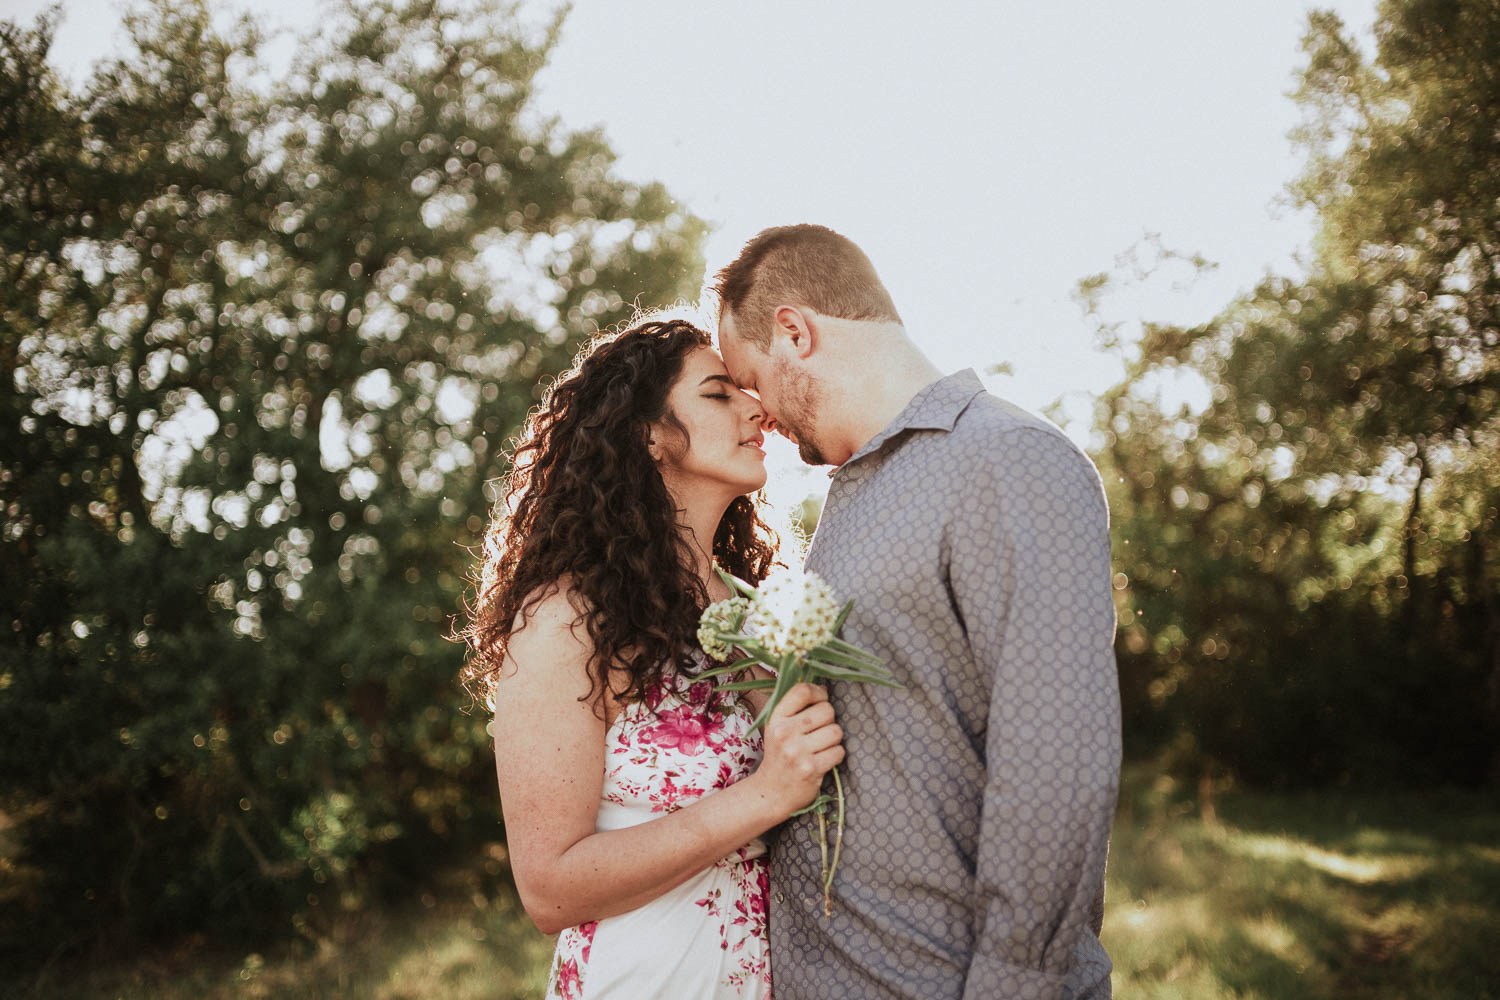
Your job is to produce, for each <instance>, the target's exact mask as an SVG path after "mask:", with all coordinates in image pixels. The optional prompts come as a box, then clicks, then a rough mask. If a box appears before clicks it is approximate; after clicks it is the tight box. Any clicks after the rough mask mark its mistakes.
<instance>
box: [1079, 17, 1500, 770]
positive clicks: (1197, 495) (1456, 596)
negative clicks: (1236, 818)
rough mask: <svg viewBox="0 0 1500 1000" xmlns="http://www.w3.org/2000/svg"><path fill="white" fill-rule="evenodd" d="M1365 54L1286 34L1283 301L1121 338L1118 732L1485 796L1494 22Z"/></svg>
mask: <svg viewBox="0 0 1500 1000" xmlns="http://www.w3.org/2000/svg"><path fill="white" fill-rule="evenodd" d="M1376 38H1377V43H1378V44H1377V51H1376V53H1375V55H1374V58H1373V59H1367V58H1366V57H1365V56H1364V55H1362V53H1361V52H1360V49H1359V48H1358V46H1357V45H1356V43H1355V42H1354V41H1353V40H1352V39H1351V38H1350V37H1348V36H1347V35H1346V33H1345V31H1344V28H1343V26H1342V25H1341V24H1340V22H1339V21H1338V19H1337V18H1336V17H1334V16H1333V15H1331V14H1314V15H1313V16H1312V17H1311V19H1310V22H1309V31H1308V34H1307V35H1306V38H1305V41H1304V46H1305V51H1306V53H1307V65H1306V69H1305V71H1304V73H1303V74H1302V79H1301V86H1300V89H1299V90H1298V92H1297V94H1296V99H1297V100H1298V102H1299V103H1300V104H1301V106H1302V108H1303V110H1304V112H1305V115H1304V123H1305V124H1304V127H1303V128H1302V129H1301V131H1300V133H1299V135H1298V137H1297V138H1298V139H1299V141H1300V142H1301V144H1302V145H1303V148H1304V149H1305V151H1306V154H1307V169H1306V171H1305V174H1304V175H1303V176H1302V178H1301V179H1300V180H1299V181H1298V182H1297V183H1296V184H1295V185H1294V188H1293V192H1294V194H1295V196H1296V197H1297V198H1298V199H1299V200H1300V202H1301V203H1302V204H1304V205H1306V206H1309V207H1311V208H1312V209H1314V210H1315V211H1316V212H1317V214H1318V218H1319V220H1320V235H1319V238H1318V241H1317V245H1316V254H1315V257H1314V258H1313V259H1312V261H1311V262H1310V266H1309V268H1308V271H1307V274H1306V277H1305V278H1303V279H1301V280H1290V279H1285V278H1270V279H1267V280H1266V281H1265V282H1264V283H1262V284H1261V285H1260V287H1258V288H1256V289H1255V290H1254V291H1253V292H1251V293H1249V294H1247V295H1245V296H1244V297H1243V298H1241V299H1240V300H1238V301H1236V302H1233V303H1231V304H1230V305H1229V306H1228V307H1227V308H1226V309H1224V311H1223V312H1222V313H1221V314H1220V315H1219V316H1217V317H1216V318H1215V319H1214V320H1212V321H1211V322H1209V323H1206V324H1204V325H1203V326H1200V327H1196V328H1192V329H1182V328H1176V327H1170V326H1151V325H1147V327H1146V328H1145V335H1144V337H1143V338H1142V339H1141V340H1140V342H1139V344H1138V345H1132V346H1131V347H1130V348H1129V349H1127V350H1126V356H1127V359H1128V369H1129V371H1128V375H1127V378H1126V379H1125V380H1124V381H1123V382H1122V383H1121V384H1120V385H1118V386H1117V387H1115V388H1114V389H1113V390H1112V391H1111V392H1109V393H1108V394H1106V395H1105V397H1104V398H1102V399H1101V400H1100V402H1099V404H1098V421H1099V423H1098V430H1099V432H1100V433H1101V434H1102V435H1103V438H1104V442H1105V444H1104V447H1103V448H1102V449H1101V450H1100V453H1099V455H1098V457H1099V460H1100V466H1101V470H1102V471H1103V472H1104V475H1105V481H1106V483H1107V484H1108V486H1109V489H1110V501H1111V507H1112V509H1113V511H1114V518H1115V531H1116V553H1117V558H1118V560H1119V562H1120V566H1119V568H1120V570H1121V571H1122V572H1121V574H1120V575H1118V576H1117V577H1116V586H1117V588H1118V589H1119V590H1120V591H1121V593H1120V608H1121V626H1122V627H1121V632H1120V639H1119V642H1120V646H1119V653H1120V662H1121V671H1122V674H1121V679H1122V688H1123V691H1124V696H1125V705H1126V713H1127V729H1126V731H1127V733H1128V734H1131V739H1132V749H1133V751H1134V752H1135V753H1136V754H1138V755H1147V754H1153V753H1158V752H1162V751H1167V752H1168V754H1169V759H1171V760H1172V761H1173V762H1174V766H1176V767H1178V768H1180V769H1181V770H1183V771H1184V772H1187V773H1189V774H1191V775H1194V776H1200V775H1201V776H1203V777H1205V778H1208V779H1212V778H1214V777H1217V776H1235V777H1238V778H1240V779H1242V780H1245V781H1247V782H1249V783H1251V784H1257V785H1268V784H1291V785H1319V784H1327V783H1330V782H1340V783H1342V782H1354V783H1358V784H1364V785H1382V786H1387V787H1389V786H1395V785H1413V784H1426V783H1433V784H1461V785H1478V784H1481V783H1485V782H1488V783H1491V784H1495V783H1500V545H1497V531H1496V528H1497V521H1500V352H1497V346H1500V325H1497V319H1500V143H1497V136H1500V7H1496V6H1495V5H1494V4H1493V3H1490V2H1488V0H1482V2H1475V0H1466V2H1451V0H1387V2H1385V3H1384V4H1382V6H1381V12H1380V17H1379V19H1378V21H1377V23H1376ZM1107 292H1108V278H1107V276H1099V277H1097V278H1094V279H1090V280H1088V281H1086V282H1084V284H1083V286H1082V294H1083V298H1084V301H1085V303H1086V305H1087V307H1088V308H1089V309H1090V310H1092V311H1094V312H1095V314H1096V315H1102V313H1100V312H1099V310H1100V308H1101V307H1100V301H1101V299H1102V298H1103V297H1104V296H1105V295H1106V294H1107ZM1099 326H1100V331H1101V333H1102V334H1103V335H1104V336H1105V339H1106V340H1108V339H1109V338H1110V336H1111V334H1112V332H1113V327H1112V325H1111V324H1108V323H1106V322H1104V321H1103V320H1102V319H1101V320H1100V321H1099ZM1117 346H1118V345H1117ZM1193 397H1201V399H1199V400H1194V399H1193ZM1184 398H1186V399H1189V400H1190V402H1188V403H1185V404H1183V405H1181V406H1180V407H1179V406H1177V404H1176V403H1175V402H1174V403H1171V404H1169V405H1166V406H1163V405H1162V401H1163V400H1164V399H1167V400H1177V399H1184ZM1205 787H1207V786H1205Z"/></svg>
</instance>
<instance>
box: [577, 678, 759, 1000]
mask: <svg viewBox="0 0 1500 1000" xmlns="http://www.w3.org/2000/svg"><path fill="white" fill-rule="evenodd" d="M752 718H753V716H752V712H751V710H750V706H749V704H748V703H747V702H744V701H739V700H736V696H735V695H732V694H720V695H718V696H717V697H715V696H714V695H713V685H712V683H711V682H709V681H698V682H696V683H689V682H687V681H685V680H681V679H678V678H676V677H675V676H674V677H669V678H668V679H666V680H664V681H663V682H662V684H660V685H659V686H658V687H657V689H656V690H654V691H652V692H649V693H648V695H647V698H646V700H645V701H644V702H638V703H635V704H632V705H627V706H626V707H625V708H624V709H623V710H622V711H621V712H620V715H619V717H618V718H617V719H616V720H615V721H614V723H612V724H611V725H610V727H609V729H608V730H607V731H606V733H605V737H604V745H605V758H604V790H603V796H602V798H601V800H600V802H599V818H598V820H597V822H596V824H595V829H596V830H598V831H600V832H604V831H608V830H622V829H625V828H627V827H631V826H635V825H637V824H640V823H648V822H650V821H651V820H653V819H658V818H660V817H661V816H663V815H665V814H667V813H669V812H673V811H674V810H677V809H680V808H682V807H683V806H686V805H690V804H692V803H693V802H696V801H698V800H699V799H701V798H703V797H704V796H706V795H711V794H713V793H714V792H716V791H718V790H719V789H721V788H727V787H728V786H730V785H732V784H734V783H735V782H736V781H739V780H740V779H741V778H744V777H745V776H747V775H748V774H750V772H751V771H753V770H754V769H755V766H756V765H757V764H758V763H760V758H761V752H762V741H761V734H760V732H759V731H758V730H757V731H756V732H754V733H751V732H749V729H750V723H751V722H752ZM765 853H766V847H765V844H764V843H763V842H762V841H761V840H760V839H759V838H757V839H755V840H752V841H751V842H750V843H748V844H746V845H745V846H744V847H742V848H740V849H739V850H737V851H735V852H733V853H732V854H730V855H729V856H728V857H726V858H724V859H722V860H720V861H718V862H715V863H714V864H713V865H711V866H709V867H708V868H707V869H705V870H704V871H702V872H699V873H698V874H697V875H694V876H693V877H692V878H690V879H688V880H687V881H686V882H684V883H683V884H682V885H680V886H678V887H677V888H675V889H673V890H671V891H670V892H667V893H666V894H664V895H662V896H659V897H657V898H656V899H654V900H652V901H651V902H649V903H646V904H645V905H643V906H641V907H638V908H637V909H634V910H631V911H630V912H629V913H622V914H620V915H619V916H614V917H607V918H605V919H603V920H591V921H589V922H587V923H584V924H580V925H578V926H577V927H570V928H568V929H567V930H565V931H563V932H562V933H561V934H560V935H559V936H558V939H557V951H556V952H555V953H554V955H553V957H552V970H551V973H550V975H549V976H548V979H547V998H548V1000H637V998H639V1000H648V998H656V997H674V998H675V997H682V998H694V1000H696V998H714V1000H730V998H736V1000H739V998H756V1000H769V998H770V996H771V960H770V950H769V948H768V946H767V939H766V906H767V902H768V896H769V884H768V877H767V867H766V857H765Z"/></svg>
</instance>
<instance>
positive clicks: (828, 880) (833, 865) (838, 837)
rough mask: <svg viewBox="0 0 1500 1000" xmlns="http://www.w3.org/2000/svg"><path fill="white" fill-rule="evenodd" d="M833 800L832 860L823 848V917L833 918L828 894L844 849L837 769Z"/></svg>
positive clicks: (835, 769) (842, 805)
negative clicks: (834, 807)
mask: <svg viewBox="0 0 1500 1000" xmlns="http://www.w3.org/2000/svg"><path fill="white" fill-rule="evenodd" d="M833 790H834V798H835V801H836V802H837V803H838V812H836V813H835V814H834V820H833V830H834V834H833V835H834V840H833V860H832V861H829V860H828V848H827V845H826V844H825V845H824V847H823V916H825V917H831V916H833V900H832V897H831V896H830V892H831V891H832V889H833V873H834V872H836V871H838V870H839V852H840V851H842V850H843V849H844V783H843V782H842V781H840V780H839V769H838V768H836V767H835V768H834V769H833Z"/></svg>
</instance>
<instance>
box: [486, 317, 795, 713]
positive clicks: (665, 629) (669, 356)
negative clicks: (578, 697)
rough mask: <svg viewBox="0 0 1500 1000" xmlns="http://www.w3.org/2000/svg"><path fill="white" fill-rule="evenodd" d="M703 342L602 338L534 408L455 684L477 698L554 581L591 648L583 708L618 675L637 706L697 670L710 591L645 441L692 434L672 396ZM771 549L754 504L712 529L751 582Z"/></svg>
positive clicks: (632, 333) (489, 538)
mask: <svg viewBox="0 0 1500 1000" xmlns="http://www.w3.org/2000/svg"><path fill="white" fill-rule="evenodd" d="M710 345H711V341H710V339H709V336H708V334H706V333H704V332H703V331H702V330H700V329H698V328H697V327H695V326H693V325H692V324H691V323H688V322H686V321H683V320H666V321H648V322H643V323H639V324H637V325H635V326H632V327H631V328H630V329H627V330H624V331H623V332H620V333H617V334H606V335H602V336H600V337H598V338H596V339H595V340H594V341H593V342H592V343H590V344H589V345H587V346H586V347H585V348H584V349H583V350H582V351H581V352H580V353H579V355H578V358H577V359H576V360H575V361H574V363H573V367H572V368H570V369H569V370H568V371H567V372H566V373H565V374H564V375H563V376H562V377H561V378H559V379H558V380H557V381H556V382H554V383H553V384H552V385H551V387H550V388H549V389H548V390H547V393H546V395H545V397H544V398H543V400H542V403H541V405H540V406H539V407H538V408H537V409H535V410H534V411H532V414H531V416H530V418H529V419H528V420H527V422H526V426H525V428H524V429H523V431H522V433H521V437H520V439H519V442H518V444H517V445H516V448H515V451H514V453H513V455H512V471H511V473H510V476H509V478H508V480H507V481H506V483H505V486H504V491H503V496H502V497H501V498H500V501H499V503H498V504H497V505H496V507H495V510H494V512H493V516H492V518H491V521H490V526H489V529H488V530H487V531H486V533H485V539H484V547H483V551H482V562H481V568H480V572H479V575H478V579H477V580H475V581H474V583H475V598H474V599H473V600H472V601H471V602H470V606H469V607H468V609H467V610H468V612H469V622H468V624H467V626H466V627H465V628H464V629H463V630H462V631H461V633H460V634H461V635H462V637H463V639H464V641H465V642H466V644H467V645H468V648H469V657H468V661H467V663H466V664H465V667H464V672H463V679H464V681H465V683H466V684H467V685H468V686H469V688H470V690H471V691H473V692H474V693H475V695H476V696H478V697H480V698H481V700H483V698H484V697H485V696H486V695H487V694H488V693H489V692H490V689H491V685H492V684H493V682H494V680H495V679H496V678H497V676H498V674H499V671H500V666H501V664H502V662H503V661H504V658H505V653H506V649H507V647H508V645H509V642H510V637H511V634H512V633H513V632H514V631H515V630H516V629H518V628H519V627H520V625H521V624H522V623H523V622H524V620H525V617H526V616H527V615H528V614H530V612H531V610H532V609H533V608H534V607H535V605H536V604H538V603H539V602H540V601H541V600H542V599H544V598H545V597H546V596H548V595H549V594H551V593H552V592H554V590H555V589H556V588H557V587H558V586H560V585H562V581H567V586H568V587H569V588H570V590H571V591H572V595H571V596H573V597H574V599H575V607H579V606H580V605H581V607H582V608H583V609H584V610H583V611H582V612H581V614H580V617H581V618H583V619H584V620H585V625H586V628H587V630H588V636H589V639H590V640H591V641H592V644H593V654H592V657H591V659H590V661H589V664H588V672H589V679H590V690H589V694H588V695H587V696H586V697H587V700H589V701H593V702H594V703H595V704H596V705H598V704H600V703H601V700H602V695H603V693H604V692H606V691H610V690H611V685H610V680H611V675H612V674H615V673H616V672H618V671H619V670H620V669H621V668H624V669H625V670H626V671H627V672H628V674H629V677H630V684H629V686H628V687H627V688H626V689H625V690H624V691H618V690H617V691H615V693H616V694H617V695H619V696H620V697H621V698H622V699H623V700H624V701H626V702H632V701H640V700H643V699H644V698H645V696H646V692H647V691H649V690H651V689H652V688H653V687H654V686H655V685H656V684H657V683H658V682H659V681H660V680H661V678H662V676H663V674H664V672H665V671H666V669H667V668H668V665H669V664H671V665H675V666H676V667H677V668H679V669H682V670H685V671H687V672H691V659H690V651H691V650H692V649H693V648H695V646H696V642H697V638H696V637H697V629H698V617H699V615H700V614H701V613H702V611H703V609H704V608H705V607H706V606H707V605H708V593H707V591H706V589H705V588H704V586H703V582H702V580H700V579H699V578H698V575H697V574H696V573H695V572H694V571H693V569H692V566H693V559H692V548H691V546H690V544H689V542H688V540H687V539H686V538H685V537H684V535H683V533H682V532H681V531H680V530H679V529H678V526H677V519H676V505H675V504H674V503H673V501H672V498H671V497H670V496H669V495H668V493H667V487H666V484H665V483H664V482H663V481H662V477H661V473H660V471H659V470H658V469H657V466H656V462H655V461H653V459H652V457H651V454H650V452H649V451H648V448H647V442H648V440H649V425H650V424H652V423H655V422H657V421H665V422H667V423H668V424H669V425H673V424H675V425H676V426H677V428H678V429H679V430H680V431H682V433H683V434H684V435H685V434H686V429H685V428H682V426H681V424H680V423H678V422H677V419H676V417H675V416H673V414H672V413H671V412H670V411H669V410H668V408H667V394H668V393H669V392H670V391H671V389H672V386H673V385H674V384H675V383H676V381H677V379H678V377H679V376H680V375H681V373H682V369H683V362H684V361H685V359H686V358H687V356H688V355H689V354H690V353H692V352H693V351H695V350H697V349H699V348H702V347H708V346H710ZM777 544H778V539H777V536H776V534H775V533H774V532H772V531H771V529H770V527H769V526H768V525H767V524H766V523H765V521H763V520H762V519H761V516H760V510H759V509H758V505H757V502H756V501H755V500H752V499H751V498H750V497H745V496H742V497H737V498H735V500H734V501H733V502H732V503H731V504H730V505H729V509H728V510H726V511H725V512H724V517H723V519H722V520H721V521H720V522H719V527H718V530H717V531H716V532H715V534H714V540H713V555H714V559H715V561H717V563H718V565H719V566H720V567H722V568H723V569H724V570H725V571H727V572H729V573H732V574H734V575H735V576H737V577H739V578H740V579H742V580H746V581H748V582H750V583H752V584H754V583H759V582H760V581H761V580H763V579H764V578H765V575H766V573H767V572H769V571H770V569H771V567H772V566H774V565H776V554H777ZM596 699H601V700H596Z"/></svg>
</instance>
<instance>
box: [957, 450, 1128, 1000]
mask: <svg viewBox="0 0 1500 1000" xmlns="http://www.w3.org/2000/svg"><path fill="white" fill-rule="evenodd" d="M987 443H988V444H989V445H990V446H991V448H992V451H990V452H989V453H987V454H986V455H985V456H981V457H979V458H978V459H977V460H976V462H975V464H974V466H971V469H972V471H973V475H974V478H975V483H974V490H973V495H972V496H967V497H966V498H965V501H966V503H965V509H964V510H963V511H962V512H960V513H959V514H958V515H957V516H956V517H955V518H954V521H953V525H954V535H953V537H952V539H951V542H950V546H951V547H950V552H951V555H950V563H949V584H950V587H951V591H952V595H953V601H954V605H955V608H956V609H957V611H958V613H959V615H960V617H961V619H962V622H963V625H964V629H965V632H966V633H967V636H968V643H969V647H970V650H971V652H972V654H973V656H974V659H975V663H976V666H977V668H978V671H979V674H980V676H982V677H986V678H988V679H989V682H990V684H991V689H990V700H989V719H988V723H987V728H986V731H985V737H984V747H985V761H986V763H985V768H986V776H985V785H984V796H983V805H982V812H981V818H980V832H979V842H978V848H977V856H976V859H975V872H974V906H975V908H976V911H975V928H976V935H975V942H974V952H973V955H972V958H971V960H970V964H969V969H968V974H967V978H966V981H965V988H964V996H965V997H966V998H976V1000H977V998H980V997H999V996H1003V997H1013V998H1017V1000H1023V998H1024V1000H1031V998H1044V997H1045V998H1061V997H1064V996H1068V995H1070V994H1071V989H1070V987H1069V982H1068V980H1069V974H1070V972H1071V973H1074V974H1075V975H1076V974H1077V973H1078V972H1079V971H1080V970H1079V969H1077V968H1075V964H1078V963H1079V962H1081V961H1084V960H1085V959H1086V957H1087V958H1092V957H1094V956H1098V955H1102V953H1101V952H1100V951H1099V949H1098V937H1097V936H1098V933H1099V927H1100V923H1101V920H1102V901H1103V882H1104V862H1105V856H1106V853H1107V850H1108V844H1109V829H1110V824H1111V821H1112V819H1113V816H1114V808H1115V800H1116V796H1117V793H1118V787H1119V770H1120V697H1119V681H1118V676H1117V674H1116V669H1115V658H1114V648H1113V646H1114V631H1115V609H1114V601H1113V598H1112V594H1111V589H1110V575H1111V570H1110V561H1109V556H1110V551H1109V524H1108V518H1109V515H1108V509H1107V507H1106V504H1105V500H1104V492H1103V488H1102V485H1101V483H1100V480H1099V474H1098V472H1096V471H1095V469H1094V467H1093V464H1092V463H1091V462H1089V460H1088V459H1087V457H1085V456H1084V455H1083V454H1082V453H1081V452H1079V451H1078V450H1077V449H1076V448H1075V447H1073V445H1072V443H1071V442H1069V441H1068V440H1067V439H1066V438H1063V437H1062V436H1061V435H1060V434H1057V433H1054V432H1051V431H1048V430H1043V429H1039V428H1037V429H1033V428H1027V429H1024V430H1013V431H1009V432H1007V433H1006V435H1005V437H1004V439H1003V444H1002V445H1001V446H999V447H996V446H995V445H996V442H995V441H994V439H993V438H992V439H990V441H989V442H987ZM1080 949H1081V952H1080ZM1104 964H1105V970H1104V973H1103V975H1104V976H1105V979H1104V987H1103V988H1104V989H1105V990H1106V991H1107V989H1108V985H1107V983H1108V979H1107V975H1108V973H1107V960H1106V961H1105V963H1104ZM1093 971H1094V972H1095V973H1097V971H1098V970H1093ZM1073 985H1075V986H1076V985H1078V984H1076V983H1075V984H1073Z"/></svg>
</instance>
